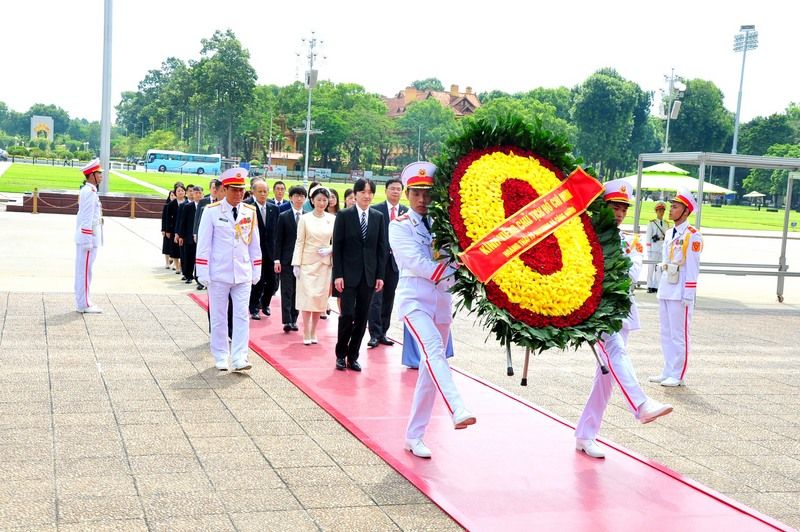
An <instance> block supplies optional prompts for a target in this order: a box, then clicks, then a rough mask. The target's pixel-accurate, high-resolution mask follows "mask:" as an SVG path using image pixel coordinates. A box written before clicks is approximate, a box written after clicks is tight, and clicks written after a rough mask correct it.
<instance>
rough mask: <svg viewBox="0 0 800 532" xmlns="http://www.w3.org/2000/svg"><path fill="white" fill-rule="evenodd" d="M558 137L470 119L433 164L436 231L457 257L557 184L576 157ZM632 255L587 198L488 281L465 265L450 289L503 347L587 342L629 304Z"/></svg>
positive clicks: (514, 121) (537, 128) (511, 118)
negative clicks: (574, 212) (586, 205)
mask: <svg viewBox="0 0 800 532" xmlns="http://www.w3.org/2000/svg"><path fill="white" fill-rule="evenodd" d="M570 151H571V148H570V146H569V145H568V143H567V142H566V140H565V139H564V138H562V137H559V136H556V135H553V134H552V133H550V132H548V131H546V130H544V129H542V127H541V125H540V124H539V123H538V122H537V123H534V124H530V123H528V122H526V121H524V120H522V119H521V118H520V117H518V116H516V115H505V116H502V117H485V118H481V119H474V118H467V119H465V121H464V123H463V128H462V131H461V133H460V134H458V135H456V136H454V137H452V138H450V139H449V140H448V141H447V143H446V144H445V147H444V149H443V151H442V155H441V156H440V157H439V158H438V159H437V160H436V161H435V163H436V165H437V166H438V171H437V173H436V181H435V185H434V188H433V205H432V207H431V210H432V212H433V213H434V226H433V232H434V233H435V234H436V240H437V245H438V246H439V248H440V249H442V250H443V251H444V252H445V253H447V254H448V255H450V256H451V257H457V256H458V255H459V254H460V253H461V252H463V251H464V250H466V249H467V248H468V247H469V246H470V245H472V244H473V243H474V242H475V241H477V240H479V239H481V238H482V237H483V236H484V235H486V234H487V233H489V232H490V231H491V230H492V229H494V228H495V227H497V226H498V225H499V224H501V223H503V222H504V221H505V220H506V219H507V218H508V217H510V216H511V215H512V214H514V213H516V212H517V211H519V210H520V209H521V208H522V207H524V206H526V205H528V204H529V203H530V202H531V201H533V200H535V199H537V198H538V197H540V196H543V195H544V194H547V193H548V192H550V191H552V190H553V189H555V188H556V187H558V186H559V185H560V184H561V182H562V181H563V180H564V179H565V174H569V173H570V172H572V171H573V170H574V169H575V168H576V167H577V163H578V162H579V161H578V160H576V159H575V158H573V157H572V156H571V155H570ZM629 266H630V261H629V259H627V258H626V257H625V256H624V254H623V253H622V249H621V246H620V238H619V232H618V229H617V226H616V223H615V221H614V216H613V212H612V211H611V209H609V208H608V207H607V206H606V205H605V202H603V201H602V200H601V199H600V200H595V201H593V202H592V203H591V204H590V206H589V208H588V209H587V210H586V212H585V213H583V214H581V215H580V216H575V217H573V218H572V219H570V220H569V221H568V222H566V223H564V224H563V225H562V226H560V227H559V228H558V229H557V230H556V231H555V232H553V233H552V234H550V235H549V236H548V237H547V238H545V239H544V240H543V241H541V242H540V243H539V244H537V245H536V246H534V247H533V248H531V249H529V250H527V251H526V252H525V253H523V254H521V255H519V256H518V257H516V258H512V259H511V260H509V261H508V262H507V263H506V264H505V265H504V266H503V267H502V268H500V269H499V270H498V271H497V272H496V273H495V274H494V275H493V276H492V277H491V279H490V280H489V281H487V282H486V283H485V284H484V283H481V282H480V281H478V279H477V278H476V277H475V276H474V275H473V274H472V273H471V272H470V271H469V270H468V269H467V268H460V269H459V270H458V271H457V272H456V280H455V285H454V286H453V288H452V292H453V293H454V294H456V295H458V296H460V298H459V302H458V305H459V306H463V307H464V308H466V309H467V310H468V311H470V312H475V313H476V314H477V315H478V317H479V318H480V319H481V320H482V321H483V322H484V323H485V324H486V325H487V326H488V327H489V328H490V329H491V331H492V332H494V333H495V335H496V337H497V339H498V340H499V341H500V342H501V343H503V344H504V345H506V344H516V345H520V346H524V347H528V348H531V349H532V350H533V351H534V352H540V351H543V350H545V349H550V348H559V349H564V348H566V347H568V346H569V347H578V346H579V345H581V344H582V343H584V342H589V343H593V342H595V341H596V340H597V339H598V338H599V336H600V335H601V334H602V333H604V332H613V331H618V330H619V329H620V327H621V324H622V319H623V318H624V317H625V316H626V315H627V314H628V312H629V311H630V300H629V299H628V290H629V288H630V279H629V277H628V268H629Z"/></svg>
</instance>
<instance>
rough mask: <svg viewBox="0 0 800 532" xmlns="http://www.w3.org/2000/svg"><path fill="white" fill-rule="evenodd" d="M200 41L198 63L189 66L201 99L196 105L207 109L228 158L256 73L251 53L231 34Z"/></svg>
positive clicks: (217, 35)
mask: <svg viewBox="0 0 800 532" xmlns="http://www.w3.org/2000/svg"><path fill="white" fill-rule="evenodd" d="M200 42H201V44H202V48H201V50H200V60H199V61H197V62H196V63H194V64H193V65H192V77H193V79H194V83H195V84H196V86H197V91H198V93H199V94H200V96H201V97H200V98H199V100H198V103H199V104H200V105H201V106H202V108H203V109H207V112H204V113H203V116H204V117H207V119H208V124H209V125H210V127H211V130H212V131H213V132H214V134H216V136H217V138H218V139H219V144H220V146H226V151H225V153H226V154H227V155H228V156H230V155H231V154H232V153H233V149H234V146H233V132H234V130H235V129H236V128H238V126H239V122H240V121H241V119H242V115H243V114H244V112H245V109H246V108H247V106H248V105H249V104H250V102H251V101H252V98H253V90H254V89H255V83H256V71H255V69H254V68H253V67H252V66H251V65H250V52H248V51H247V50H246V49H245V48H243V47H242V44H241V43H240V42H239V40H238V39H237V38H236V35H234V33H233V31H231V30H226V31H225V32H222V31H220V30H217V31H216V32H214V35H213V36H212V37H211V38H209V39H202V40H201V41H200ZM226 137H227V138H226Z"/></svg>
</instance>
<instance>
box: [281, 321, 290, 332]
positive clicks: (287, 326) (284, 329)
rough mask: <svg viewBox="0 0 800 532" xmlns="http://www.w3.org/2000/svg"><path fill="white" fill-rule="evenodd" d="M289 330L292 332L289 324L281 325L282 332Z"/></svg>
mask: <svg viewBox="0 0 800 532" xmlns="http://www.w3.org/2000/svg"><path fill="white" fill-rule="evenodd" d="M291 330H292V324H291V323H285V324H284V325H283V332H289V331H291Z"/></svg>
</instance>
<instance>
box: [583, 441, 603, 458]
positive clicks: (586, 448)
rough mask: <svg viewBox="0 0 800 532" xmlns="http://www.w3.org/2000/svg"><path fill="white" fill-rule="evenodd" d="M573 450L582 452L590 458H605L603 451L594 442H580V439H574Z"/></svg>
mask: <svg viewBox="0 0 800 532" xmlns="http://www.w3.org/2000/svg"><path fill="white" fill-rule="evenodd" d="M575 450H576V451H582V452H584V453H586V456H591V457H592V458H605V457H606V453H604V452H603V449H601V448H600V446H599V445H597V442H596V441H594V440H582V439H580V438H578V439H576V440H575Z"/></svg>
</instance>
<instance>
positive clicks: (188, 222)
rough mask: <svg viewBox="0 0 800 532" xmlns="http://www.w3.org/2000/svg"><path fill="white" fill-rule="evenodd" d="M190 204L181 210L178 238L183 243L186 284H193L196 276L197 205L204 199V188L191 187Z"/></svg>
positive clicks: (182, 267) (182, 266) (189, 192)
mask: <svg viewBox="0 0 800 532" xmlns="http://www.w3.org/2000/svg"><path fill="white" fill-rule="evenodd" d="M188 196H189V203H187V204H186V205H185V206H184V207H182V208H181V211H182V215H181V216H180V217H179V220H180V227H179V228H178V236H179V237H180V241H181V242H182V243H183V244H182V245H183V257H182V259H183V260H181V270H182V271H183V276H184V277H186V284H192V281H193V280H194V278H195V275H194V259H195V254H196V252H197V244H196V243H195V240H194V234H193V233H192V231H194V219H195V217H196V213H197V203H198V202H199V201H200V199H202V197H203V187H198V186H193V187H189V191H188Z"/></svg>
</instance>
